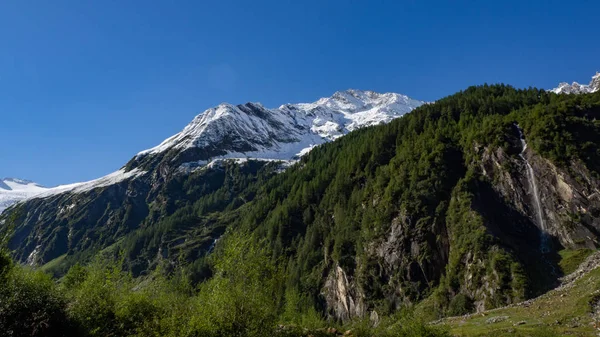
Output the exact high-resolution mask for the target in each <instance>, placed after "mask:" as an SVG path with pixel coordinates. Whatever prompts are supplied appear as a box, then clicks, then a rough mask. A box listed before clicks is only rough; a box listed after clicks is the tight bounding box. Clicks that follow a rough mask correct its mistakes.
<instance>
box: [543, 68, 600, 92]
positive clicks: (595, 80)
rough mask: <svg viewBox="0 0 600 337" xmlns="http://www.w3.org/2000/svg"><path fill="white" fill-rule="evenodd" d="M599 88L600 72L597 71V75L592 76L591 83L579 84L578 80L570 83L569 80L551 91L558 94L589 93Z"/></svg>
mask: <svg viewBox="0 0 600 337" xmlns="http://www.w3.org/2000/svg"><path fill="white" fill-rule="evenodd" d="M599 90H600V72H596V75H594V76H593V77H592V81H591V82H590V84H579V83H577V82H573V84H569V83H567V82H562V83H560V84H559V85H558V87H557V88H554V89H552V90H550V91H552V92H554V93H556V94H588V93H593V92H596V91H599Z"/></svg>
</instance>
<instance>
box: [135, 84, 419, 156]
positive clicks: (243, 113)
mask: <svg viewBox="0 0 600 337" xmlns="http://www.w3.org/2000/svg"><path fill="white" fill-rule="evenodd" d="M423 103H424V102H422V101H418V100H414V99H411V98H409V97H408V96H405V95H400V94H396V93H384V94H381V93H376V92H373V91H362V90H355V89H350V90H345V91H338V92H336V93H334V94H333V96H331V97H325V98H321V99H319V100H317V101H316V102H313V103H297V104H284V105H282V106H280V107H279V108H276V109H268V108H266V107H264V106H263V105H261V104H260V103H246V104H241V105H232V104H227V103H223V104H220V105H218V106H216V107H214V108H211V109H208V110H206V111H204V112H203V113H201V114H200V115H198V116H196V117H195V118H194V119H193V120H192V122H191V123H190V124H188V125H187V126H186V127H185V128H184V129H183V130H182V131H181V132H180V133H178V134H176V135H174V136H172V137H170V138H168V139H166V140H165V141H163V142H162V143H161V144H159V145H158V146H156V147H154V148H151V149H149V150H145V151H142V152H140V153H139V154H138V155H137V157H136V158H141V157H145V156H148V155H152V154H158V153H161V152H165V151H178V152H183V151H191V150H195V152H202V153H204V154H203V156H204V157H202V158H196V160H198V161H199V162H200V161H203V160H207V159H209V158H217V157H221V158H256V159H279V160H289V159H293V158H295V157H297V156H300V155H304V154H306V153H308V152H309V151H310V149H311V148H313V147H314V146H316V145H319V144H322V143H324V142H327V141H331V140H334V139H336V138H338V137H340V136H342V135H344V134H346V133H348V132H350V131H352V130H355V129H358V128H360V127H364V126H370V125H375V124H380V123H387V122H389V121H391V120H392V119H394V118H397V117H400V116H402V115H404V114H405V113H407V112H410V111H411V110H413V109H414V108H416V107H418V106H420V105H422V104H423ZM208 153H210V154H208Z"/></svg>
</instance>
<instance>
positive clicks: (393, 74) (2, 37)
mask: <svg viewBox="0 0 600 337" xmlns="http://www.w3.org/2000/svg"><path fill="white" fill-rule="evenodd" d="M599 13H600V4H599V1H564V0H562V1H553V0H547V1H543V0H538V1H533V0H529V1H487V0H486V1H417V0H413V1H377V0H372V1H352V0H345V1H327V0H319V1H313V0H303V1H286V0H277V1H259V0H254V1H224V0H211V1H200V0H196V1H180V0H178V1H151V0H146V1H127V0H116V1H113V0H101V1H79V0H73V1H61V0H53V1H45V0H40V1H22V0H3V1H1V2H0V146H1V148H0V177H3V176H8V177H19V178H25V179H32V180H35V181H37V182H39V183H42V184H45V185H48V186H52V185H57V184H64V183H70V182H76V181H83V180H90V179H94V178H97V177H100V176H102V175H105V174H108V173H110V172H112V171H115V170H117V169H118V168H120V167H121V166H122V165H124V164H125V163H126V162H127V161H128V160H129V159H130V158H131V157H132V156H133V155H135V154H136V153H137V152H139V151H141V150H143V149H146V148H150V147H153V146H155V145H156V144H158V143H160V142H161V141H162V140H163V139H165V138H167V137H169V136H171V135H172V134H175V133H176V132H178V131H179V130H180V129H182V128H183V127H184V126H185V125H186V124H187V123H188V122H189V121H190V120H191V119H192V118H193V117H194V116H195V115H196V114H198V113H200V112H202V111H203V110H204V109H206V108H208V107H211V106H214V105H216V104H219V103H221V102H225V101H226V102H230V103H243V102H246V101H258V102H261V103H263V104H265V105H266V106H269V107H276V106H279V105H280V104H283V103H287V102H311V101H315V100H317V99H318V98H320V97H323V96H330V95H331V94H332V93H333V92H335V91H337V90H344V89H348V88H357V89H365V90H366V89H369V90H375V91H380V92H390V91H391V92H399V93H403V94H406V95H409V96H411V97H413V98H416V99H422V100H428V101H431V100H435V99H438V98H440V97H443V96H446V95H449V94H452V93H454V92H456V91H458V90H461V89H464V88H466V87H467V86H470V85H475V84H482V83H485V82H487V83H497V82H504V83H509V84H512V85H514V86H517V87H528V86H537V87H541V88H551V87H554V86H556V85H557V84H558V82H560V81H569V82H571V81H579V82H584V83H587V82H589V80H590V77H591V76H592V75H593V74H594V73H595V71H596V70H600V43H598V42H599V41H600V35H599V33H598V27H599V26H598V22H600V19H599Z"/></svg>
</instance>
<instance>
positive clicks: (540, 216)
mask: <svg viewBox="0 0 600 337" xmlns="http://www.w3.org/2000/svg"><path fill="white" fill-rule="evenodd" d="M516 127H517V130H518V131H519V138H520V140H521V147H522V150H521V153H519V156H520V157H521V159H523V161H524V162H525V167H526V169H527V181H528V182H529V190H530V194H531V195H532V196H533V206H534V208H535V214H536V221H537V224H538V226H539V227H540V229H541V234H540V242H541V247H540V248H541V250H542V252H543V253H547V252H548V251H549V247H548V243H549V242H548V232H547V228H546V222H545V221H544V212H543V209H542V202H541V201H540V192H539V190H538V185H537V181H536V179H535V174H534V172H533V167H532V166H531V164H529V161H528V160H527V158H525V151H526V150H527V142H526V141H525V137H524V136H523V131H522V130H521V128H520V127H519V125H516Z"/></svg>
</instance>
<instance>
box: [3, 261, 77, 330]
mask: <svg viewBox="0 0 600 337" xmlns="http://www.w3.org/2000/svg"><path fill="white" fill-rule="evenodd" d="M5 262H6V259H5V256H3V258H2V262H1V263H3V267H6V264H5ZM65 306H66V301H65V299H64V297H63V296H62V295H61V294H60V293H59V292H58V291H57V289H56V286H55V284H54V282H53V281H52V279H51V278H50V277H49V276H47V275H45V274H43V273H41V272H33V271H29V270H25V269H22V268H11V269H9V270H7V269H4V270H3V271H2V280H1V282H0V331H2V334H3V335H4V336H11V337H18V336H28V337H34V336H44V337H59V336H68V333H69V331H72V330H73V329H72V325H71V324H70V321H69V319H68V317H67V314H66V312H65Z"/></svg>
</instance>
